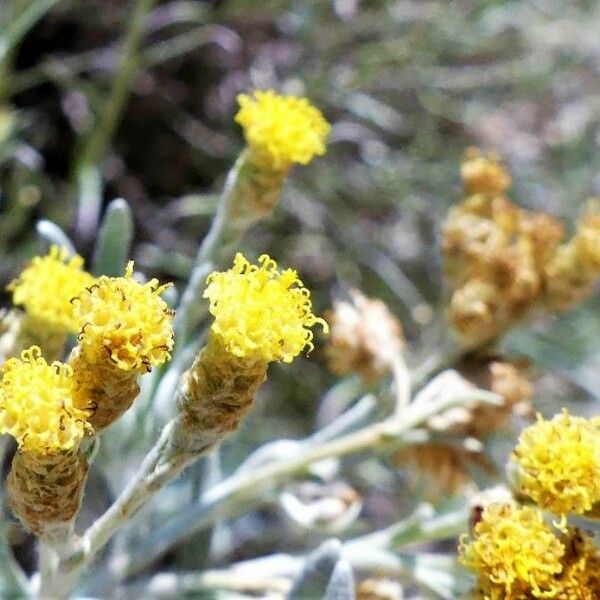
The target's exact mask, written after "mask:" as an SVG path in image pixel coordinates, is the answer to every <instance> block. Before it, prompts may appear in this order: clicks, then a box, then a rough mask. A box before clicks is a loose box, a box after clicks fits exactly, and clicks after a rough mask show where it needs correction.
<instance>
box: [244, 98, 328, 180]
mask: <svg viewBox="0 0 600 600" xmlns="http://www.w3.org/2000/svg"><path fill="white" fill-rule="evenodd" d="M238 103H239V105H240V109H239V111H238V113H237V115H236V117H235V120H236V121H237V122H238V123H239V124H240V125H241V126H242V127H243V129H244V136H245V138H246V142H247V143H248V146H249V147H250V148H251V150H252V151H253V152H255V154H256V156H257V158H258V160H259V162H263V163H264V165H265V166H266V167H267V168H270V169H273V170H275V171H285V170H287V169H289V168H290V167H291V166H292V164H294V163H297V164H302V165H306V164H308V163H309V162H310V161H311V160H312V158H313V157H314V156H319V155H322V154H325V140H326V139H327V136H328V135H329V132H330V130H331V126H330V125H329V123H327V121H326V120H325V118H324V117H323V115H322V114H321V111H319V110H318V109H317V108H315V107H314V106H313V105H312V104H310V102H309V101H308V100H307V99H306V98H298V97H296V96H282V95H279V94H276V93H275V92H274V91H273V90H265V91H260V90H259V91H255V92H254V93H253V94H252V95H247V94H240V95H239V96H238Z"/></svg>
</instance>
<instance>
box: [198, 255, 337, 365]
mask: <svg viewBox="0 0 600 600" xmlns="http://www.w3.org/2000/svg"><path fill="white" fill-rule="evenodd" d="M204 297H205V298H208V300H209V302H210V312H211V314H212V315H213V316H214V318H215V319H214V322H213V324H212V326H211V331H212V334H213V335H215V336H216V337H218V338H219V340H220V341H221V343H222V344H223V345H224V347H225V348H226V349H227V351H228V352H230V353H231V354H233V355H234V356H237V357H240V358H248V359H253V360H257V361H262V362H272V361H283V362H291V361H292V360H293V359H294V358H295V357H296V356H298V354H300V353H301V352H302V351H303V350H304V349H305V348H307V347H308V348H309V349H312V347H313V344H312V339H313V333H312V331H311V329H310V328H311V327H313V326H314V325H317V324H319V325H321V327H323V329H324V330H325V331H327V330H328V327H327V323H326V322H325V321H324V320H323V319H321V318H319V317H316V316H315V315H314V314H313V313H312V303H311V300H310V292H309V291H308V290H307V289H306V288H305V287H304V286H303V284H302V281H300V279H299V278H298V273H297V272H296V271H295V270H294V269H284V270H283V271H279V270H278V269H277V263H276V262H275V261H274V260H273V259H272V258H270V257H269V256H267V255H266V254H263V255H262V256H261V257H260V258H259V259H258V265H253V264H250V263H249V262H248V260H247V259H246V258H245V257H244V256H243V255H242V254H241V253H238V254H236V256H235V259H234V261H233V267H232V268H231V269H229V270H228V271H224V272H215V273H212V274H211V275H210V276H209V277H208V279H207V286H206V290H205V291H204Z"/></svg>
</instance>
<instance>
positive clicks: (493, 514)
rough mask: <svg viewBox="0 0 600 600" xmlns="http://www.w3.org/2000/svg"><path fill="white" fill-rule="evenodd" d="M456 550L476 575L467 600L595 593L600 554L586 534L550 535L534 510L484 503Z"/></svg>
mask: <svg viewBox="0 0 600 600" xmlns="http://www.w3.org/2000/svg"><path fill="white" fill-rule="evenodd" d="M459 551H460V559H461V562H462V563H463V564H464V565H466V566H467V567H469V568H470V569H472V570H473V571H474V572H475V573H476V575H477V584H476V587H475V589H474V590H473V593H472V597H473V598H478V599H480V600H530V599H534V598H551V599H555V600H575V599H577V600H593V599H594V598H598V597H599V596H598V594H600V577H599V576H598V573H599V571H598V566H599V564H600V562H599V561H600V553H599V552H598V548H597V547H596V545H595V544H594V542H593V541H592V539H591V537H590V535H588V534H586V533H582V532H581V531H579V530H578V529H575V528H569V529H566V530H565V531H557V530H555V529H554V528H552V527H551V526H550V525H548V524H547V523H546V522H545V521H544V518H543V516H542V513H541V511H540V510H539V509H537V508H532V507H518V506H515V505H511V504H494V503H492V504H489V505H488V506H487V507H485V509H484V511H483V513H482V515H481V519H480V520H479V522H478V523H476V524H475V526H474V527H473V531H472V533H471V535H470V536H469V535H464V536H462V538H461V540H460V547H459Z"/></svg>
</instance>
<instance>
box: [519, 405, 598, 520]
mask: <svg viewBox="0 0 600 600" xmlns="http://www.w3.org/2000/svg"><path fill="white" fill-rule="evenodd" d="M512 460H513V461H514V463H515V465H516V467H517V472H516V481H517V486H518V489H519V491H520V492H522V493H523V494H525V495H526V496H529V497H530V498H531V499H532V500H533V501H534V502H535V503H536V504H538V505H539V506H540V507H541V508H544V509H546V510H549V511H550V512H553V513H554V514H557V515H566V514H568V513H577V514H582V513H585V512H587V511H589V510H590V509H591V508H592V505H593V504H595V503H596V502H598V501H600V418H592V419H584V418H582V417H573V416H571V415H569V413H568V412H567V411H566V410H563V412H562V413H561V414H558V415H555V416H554V418H553V419H552V420H550V421H546V420H545V419H543V418H542V417H541V416H538V420H537V423H534V424H533V425H531V426H530V427H528V428H527V429H525V430H524V431H523V432H522V433H521V436H520V438H519V442H518V444H517V447H516V448H515V450H514V452H513V456H512Z"/></svg>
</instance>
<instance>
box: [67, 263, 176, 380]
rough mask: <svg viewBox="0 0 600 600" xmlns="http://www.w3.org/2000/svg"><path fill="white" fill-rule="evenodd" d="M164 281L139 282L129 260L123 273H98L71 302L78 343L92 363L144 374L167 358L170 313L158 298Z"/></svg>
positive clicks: (163, 286) (171, 335)
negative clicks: (77, 331)
mask: <svg viewBox="0 0 600 600" xmlns="http://www.w3.org/2000/svg"><path fill="white" fill-rule="evenodd" d="M167 287H168V285H159V283H158V280H157V279H152V280H150V281H149V282H148V283H144V284H141V283H138V282H137V281H135V279H133V262H130V263H129V264H128V265H127V269H126V271H125V275H124V276H123V277H107V276H102V277H100V278H98V279H97V280H96V282H95V283H94V285H92V286H90V287H89V288H87V289H85V290H84V291H83V292H82V293H80V294H79V296H78V297H77V298H76V299H75V300H74V301H73V305H74V309H75V318H76V319H77V322H78V323H79V328H80V334H79V346H80V349H81V352H82V355H83V356H84V357H85V359H86V361H87V362H88V363H90V364H91V365H94V364H101V363H105V362H106V361H107V359H108V360H109V361H110V362H111V363H112V364H114V365H115V366H116V367H117V368H119V369H121V370H124V371H133V372H137V373H146V372H148V371H150V370H151V369H152V367H153V366H156V365H159V364H161V363H163V362H165V361H166V360H168V359H169V358H170V353H169V352H170V350H171V348H172V347H173V330H172V327H171V321H172V316H173V313H172V311H171V310H170V309H169V307H168V306H167V303H166V302H165V301H164V300H163V299H162V298H161V297H160V295H161V294H162V292H163V291H164V290H165V289H166V288H167Z"/></svg>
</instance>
